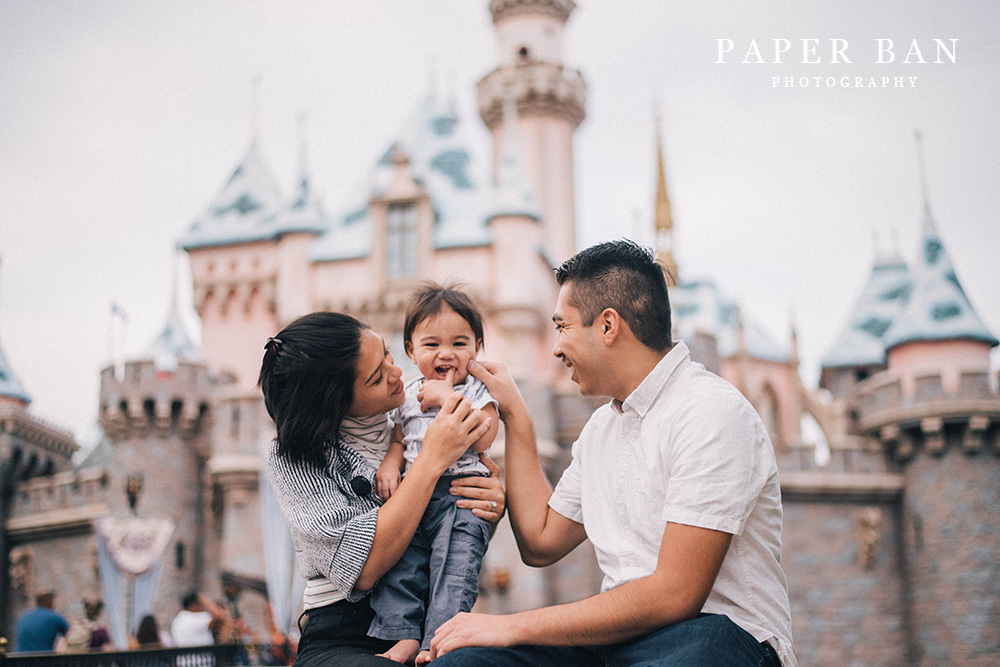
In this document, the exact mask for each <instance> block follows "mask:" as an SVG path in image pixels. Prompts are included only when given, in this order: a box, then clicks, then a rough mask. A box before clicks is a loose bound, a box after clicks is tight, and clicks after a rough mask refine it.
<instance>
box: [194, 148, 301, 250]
mask: <svg viewBox="0 0 1000 667" xmlns="http://www.w3.org/2000/svg"><path fill="white" fill-rule="evenodd" d="M281 210H282V199H281V190H280V188H279V187H278V182H277V181H276V180H275V179H274V177H273V176H272V175H271V170H270V168H268V166H267V164H266V163H265V162H264V159H263V157H262V156H261V154H260V151H259V150H258V148H257V142H256V141H254V142H251V144H250V149H249V150H248V151H247V154H246V155H245V156H244V157H243V159H242V160H241V161H240V163H239V164H238V165H237V166H236V169H234V170H233V173H232V174H231V175H230V177H229V179H228V180H227V181H226V184H225V185H224V186H223V187H222V190H221V191H220V192H219V193H218V194H217V195H216V196H215V199H213V200H212V202H211V203H210V204H209V205H208V207H207V208H206V210H205V212H204V213H203V214H202V215H201V217H199V218H198V219H197V220H195V221H194V223H193V224H192V225H191V228H190V229H189V230H188V232H187V234H185V235H184V237H183V238H182V239H181V240H180V242H179V244H178V245H179V246H180V247H182V248H184V249H185V250H190V249H193V248H201V247H208V246H217V245H230V244H233V243H246V242H250V241H259V240H262V239H267V238H272V237H273V236H275V234H276V233H277V231H278V230H277V222H278V214H279V213H280V212H281Z"/></svg>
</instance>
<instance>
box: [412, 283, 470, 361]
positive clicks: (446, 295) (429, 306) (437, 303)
mask: <svg viewBox="0 0 1000 667" xmlns="http://www.w3.org/2000/svg"><path fill="white" fill-rule="evenodd" d="M460 288H461V285H459V284H457V283H450V284H448V285H438V284H437V283H434V282H430V281H427V282H423V283H420V285H419V286H418V287H417V291H416V292H414V293H413V294H411V295H410V297H409V298H408V299H407V300H406V317H405V318H404V320H403V343H404V344H405V345H406V351H407V352H409V351H410V346H411V345H412V342H413V330H414V329H416V328H417V325H418V324H420V323H421V322H423V321H424V320H426V319H427V318H429V317H434V316H435V315H437V314H438V313H440V312H441V309H442V308H443V307H445V306H448V307H449V308H451V309H452V310H454V311H455V312H456V313H458V314H459V315H460V316H461V317H462V319H464V320H465V321H466V322H468V323H469V327H470V328H471V329H472V335H473V336H475V338H476V340H475V341H474V342H475V345H476V347H480V346H481V345H482V344H483V316H482V315H481V314H480V313H479V309H478V308H476V304H474V303H472V299H470V298H469V295H468V294H466V293H465V292H463V291H461V289H460Z"/></svg>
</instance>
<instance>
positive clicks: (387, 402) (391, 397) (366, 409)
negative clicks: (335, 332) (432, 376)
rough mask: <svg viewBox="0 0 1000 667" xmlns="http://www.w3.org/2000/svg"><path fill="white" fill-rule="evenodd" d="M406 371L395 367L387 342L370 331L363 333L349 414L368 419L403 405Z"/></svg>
mask: <svg viewBox="0 0 1000 667" xmlns="http://www.w3.org/2000/svg"><path fill="white" fill-rule="evenodd" d="M402 377H403V371H401V370H400V368H399V366H397V365H396V364H394V363H393V361H392V353H390V352H389V348H388V347H386V344H385V341H384V340H382V337H381V336H379V335H378V334H377V333H375V332H374V331H371V330H365V331H362V332H361V351H360V352H359V354H358V367H357V377H356V378H355V379H354V401H353V402H352V403H351V407H350V409H349V410H348V411H347V414H348V415H350V416H351V417H368V416H370V415H375V414H378V413H380V412H388V411H389V410H392V409H394V408H398V407H399V406H400V405H402V404H403V398H404V397H405V395H404V394H403V382H402Z"/></svg>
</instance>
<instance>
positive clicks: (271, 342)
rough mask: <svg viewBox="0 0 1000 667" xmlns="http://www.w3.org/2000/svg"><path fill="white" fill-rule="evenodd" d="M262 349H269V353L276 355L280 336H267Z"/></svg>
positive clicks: (279, 345) (279, 347) (279, 346)
mask: <svg viewBox="0 0 1000 667" xmlns="http://www.w3.org/2000/svg"><path fill="white" fill-rule="evenodd" d="M264 349H265V350H270V351H271V354H273V355H275V356H277V354H278V351H279V350H281V339H280V338H274V337H271V338H268V339H267V342H266V343H264Z"/></svg>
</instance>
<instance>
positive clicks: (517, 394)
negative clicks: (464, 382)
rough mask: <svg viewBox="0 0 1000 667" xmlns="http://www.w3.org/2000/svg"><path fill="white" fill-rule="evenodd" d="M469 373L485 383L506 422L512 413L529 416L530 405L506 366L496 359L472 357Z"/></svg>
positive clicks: (501, 417)
mask: <svg viewBox="0 0 1000 667" xmlns="http://www.w3.org/2000/svg"><path fill="white" fill-rule="evenodd" d="M469 373H471V374H472V375H474V376H475V377H477V378H478V379H479V380H480V381H481V382H482V383H483V384H485V385H486V388H487V389H489V391H490V396H492V397H493V398H494V399H496V402H497V405H498V406H499V408H500V419H501V420H503V421H504V422H506V421H507V419H508V418H509V417H510V416H511V415H523V416H527V414H528V406H527V405H525V403H524V397H523V396H521V390H520V389H518V388H517V383H515V382H514V378H512V377H511V376H510V373H509V372H508V371H507V367H506V366H504V365H503V364H501V363H499V362H496V361H476V360H475V359H470V360H469Z"/></svg>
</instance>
